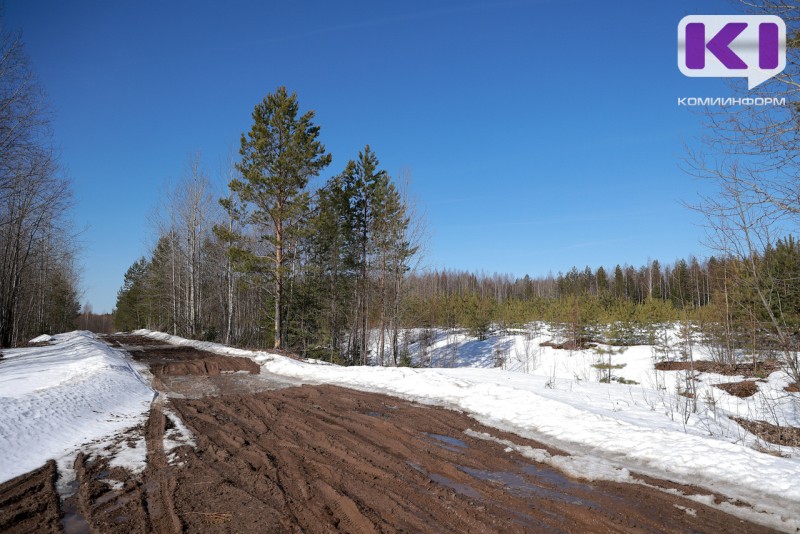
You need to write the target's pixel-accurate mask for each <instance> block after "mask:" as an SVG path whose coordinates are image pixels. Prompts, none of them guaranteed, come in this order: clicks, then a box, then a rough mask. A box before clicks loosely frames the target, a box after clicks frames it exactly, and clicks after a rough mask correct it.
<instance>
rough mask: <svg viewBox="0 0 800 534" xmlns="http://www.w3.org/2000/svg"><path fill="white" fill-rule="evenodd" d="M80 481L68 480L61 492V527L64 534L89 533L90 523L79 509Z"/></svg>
mask: <svg viewBox="0 0 800 534" xmlns="http://www.w3.org/2000/svg"><path fill="white" fill-rule="evenodd" d="M78 486H79V484H78V481H77V480H73V481H71V482H67V483H66V484H65V487H64V488H63V492H61V495H60V497H61V529H62V530H63V531H64V534H89V532H91V529H90V528H89V523H88V522H87V521H86V519H85V518H84V517H83V515H82V514H81V513H80V512H79V511H78V497H77V496H76V493H77V492H78Z"/></svg>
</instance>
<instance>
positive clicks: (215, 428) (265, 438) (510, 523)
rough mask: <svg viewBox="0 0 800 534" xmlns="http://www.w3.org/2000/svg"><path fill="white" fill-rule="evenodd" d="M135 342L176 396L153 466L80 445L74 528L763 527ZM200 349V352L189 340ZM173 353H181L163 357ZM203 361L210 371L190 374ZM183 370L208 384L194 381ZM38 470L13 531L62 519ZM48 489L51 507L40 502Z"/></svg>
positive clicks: (1, 493)
mask: <svg viewBox="0 0 800 534" xmlns="http://www.w3.org/2000/svg"><path fill="white" fill-rule="evenodd" d="M111 341H112V342H113V341H114V340H113V339H112V340H111ZM117 341H119V340H117ZM132 341H134V340H132V339H131V338H130V337H127V338H126V339H125V340H123V341H122V342H121V344H123V345H126V347H128V348H129V349H130V352H131V354H132V355H133V356H134V358H136V359H138V360H139V361H142V362H147V363H148V364H149V365H150V366H151V370H152V371H153V375H154V383H156V385H157V386H158V387H159V389H161V390H162V391H163V392H167V393H168V397H169V400H168V401H166V400H165V397H164V396H163V395H160V396H159V397H158V398H157V399H156V401H155V402H154V404H153V407H152V409H151V412H150V416H149V418H148V421H147V424H146V425H144V428H142V429H139V431H138V432H140V434H143V435H144V436H143V437H144V438H145V440H146V443H147V450H148V453H147V465H146V468H145V470H144V472H143V473H141V474H138V475H134V474H132V473H130V472H127V471H125V470H124V469H120V468H115V469H109V468H108V463H107V460H106V459H105V458H102V457H87V456H84V455H79V456H78V459H77V460H76V463H75V469H76V473H77V481H76V482H77V483H76V486H77V492H76V494H75V496H74V497H73V498H72V500H70V499H68V500H67V501H69V502H65V504H68V505H70V506H74V508H75V510H76V514H75V515H77V516H79V518H80V520H81V521H84V522H85V523H80V522H77V523H76V524H78V525H79V527H76V528H65V531H67V532H79V531H92V532H109V533H115V532H119V533H125V534H127V533H138V532H164V533H166V532H170V533H171V532H202V533H205V532H437V533H438V532H459V533H461V532H722V531H724V532H765V531H767V529H765V528H764V527H762V526H758V525H754V524H751V523H748V522H744V521H741V520H739V519H737V518H735V517H732V516H730V515H726V514H724V513H722V512H720V511H718V510H716V509H713V508H709V507H707V506H704V505H702V504H699V503H696V502H693V501H690V500H687V499H684V498H681V497H678V496H675V495H671V494H666V493H664V492H663V491H659V490H657V489H653V488H650V487H646V486H643V485H637V484H620V483H611V482H588V481H585V480H577V479H573V478H570V477H568V476H566V475H564V474H562V473H561V472H559V471H557V470H555V469H553V468H551V467H549V466H547V465H544V464H539V463H536V462H533V461H531V460H529V459H527V458H524V457H523V456H521V455H519V454H518V453H516V452H513V451H511V450H506V447H505V446H504V445H501V444H498V443H496V442H493V441H489V440H483V439H478V438H476V437H473V436H474V434H473V433H470V434H467V433H465V431H466V430H468V429H471V430H473V431H475V432H482V433H487V434H490V435H491V436H494V437H497V438H501V439H504V440H509V441H512V442H514V443H516V444H518V445H527V446H530V447H534V448H538V449H546V450H548V452H550V454H553V455H559V454H564V453H563V452H560V451H558V450H556V449H553V448H551V447H547V446H545V445H543V444H541V443H536V442H534V441H530V440H527V439H524V438H521V437H519V436H516V435H513V434H509V433H505V432H502V431H499V430H496V429H492V428H489V427H485V426H483V425H481V424H480V423H478V422H477V421H475V420H474V419H472V418H470V417H468V416H466V415H464V414H463V413H460V412H456V411H452V410H446V409H443V408H436V407H430V406H424V405H419V404H415V403H413V402H409V401H405V400H401V399H398V398H394V397H388V396H385V395H379V394H374V393H363V392H358V391H353V390H348V389H344V388H339V387H334V386H314V387H312V386H302V387H288V388H286V387H284V388H283V389H275V388H276V387H280V386H282V385H283V386H285V385H287V384H280V383H278V382H274V383H273V382H270V378H269V377H268V376H264V375H258V376H251V375H247V374H243V373H235V374H234V375H227V378H230V377H231V376H234V377H240V378H246V379H247V380H248V382H246V386H242V385H241V384H242V383H240V382H222V381H219V382H215V383H214V388H208V387H207V384H208V381H209V380H210V379H222V378H226V375H225V374H223V375H218V376H216V377H215V376H211V375H210V373H214V372H217V371H219V372H223V371H222V367H214V366H203V367H201V366H198V365H189V364H191V363H192V360H191V353H190V352H189V351H185V350H184V351H178V352H170V351H173V350H174V349H169V348H164V347H163V346H161V345H160V344H157V343H151V344H149V345H147V344H145V343H138V344H136V345H134V344H133V343H132ZM164 353H168V355H167V354H164ZM195 357H196V358H197V359H198V360H199V361H204V359H206V358H208V357H209V356H208V353H202V352H200V351H197V354H196V355H195ZM165 359H168V360H170V361H167V362H165V361H164V360H165ZM205 361H207V360H205ZM176 362H182V363H185V364H187V365H186V366H184V367H180V368H178V367H176V366H173V367H169V364H172V363H176ZM204 365H205V364H204ZM218 365H222V364H218ZM225 365H227V364H225ZM166 369H169V370H177V369H181V370H185V372H187V373H189V374H187V375H183V376H176V375H170V374H164V370H166ZM225 369H226V370H227V368H225ZM238 370H239V371H243V370H246V368H245V369H238ZM203 371H204V372H207V373H209V374H208V375H202V374H197V373H201V372H203ZM178 378H180V379H181V381H180V382H176V381H175V380H177V379H178ZM192 381H195V382H197V383H199V384H201V386H198V387H194V388H193V387H190V386H189V385H188V384H190V383H191V382H192ZM257 381H260V382H259V383H263V384H265V386H263V387H260V386H259V387H256V386H255V384H256V382H257ZM176 385H177V387H178V390H176V389H175V388H176ZM229 386H230V387H229ZM187 391H191V392H192V395H188V394H185V393H186V392H187ZM167 408H168V409H169V410H170V411H171V412H172V414H175V415H177V416H178V417H180V419H181V420H182V421H183V423H184V424H185V425H186V426H187V427H188V429H189V430H190V431H191V432H192V434H193V435H194V439H195V442H196V446H195V447H192V446H189V445H180V446H178V447H177V448H174V449H172V450H170V451H166V450H165V445H164V435H165V432H166V433H167V434H170V433H172V432H173V431H174V429H171V430H170V427H171V426H172V424H173V423H172V421H171V419H170V418H168V417H166V416H165V415H164V410H165V409H167ZM171 417H174V416H171ZM140 437H142V436H141V435H139V436H131V439H132V440H135V439H138V438H140ZM48 465H49V464H48ZM47 469H48V468H47V467H46V468H44V470H39V471H36V472H33V473H31V474H29V475H27V476H26V477H20V478H19V479H15V480H14V481H10V482H7V483H6V484H3V485H0V497H2V498H4V499H6V500H3V501H2V503H3V504H2V505H0V514H5V511H6V509H7V506H9V505H7V504H5V503H6V502H8V500H9V499H10V500H14V499H15V497H14V495H20V497H19V498H17V499H16V501H19V504H18V506H22V507H23V508H25V507H27V508H25V509H35V510H40V509H41V510H42V512H41V517H42V522H41V523H40V525H41V529H39V528H33V529H31V528H22V529H21V530H20V531H31V530H41V531H45V532H47V531H51V532H58V531H59V530H60V528H59V527H60V525H61V524H60V523H59V521H58V518H59V512H58V500H57V498H56V499H55V500H54V498H53V496H54V495H55V491H54V489H53V486H54V477H55V474H54V473H55V468H54V466H51V467H50V468H49V469H50V471H47ZM47 473H50V474H47ZM48 477H50V478H48ZM50 479H52V480H50ZM37 480H38V481H39V482H37ZM48 480H50V481H49V482H48ZM642 481H643V482H646V483H648V484H651V485H656V486H661V487H663V488H665V489H669V488H675V487H677V486H676V485H675V484H673V483H670V482H667V481H658V480H653V479H644V478H643V477H642ZM12 483H13V484H12ZM20 484H22V485H23V486H24V485H25V484H27V485H28V486H25V487H30V488H33V489H30V490H25V489H24V488H23V486H20ZM37 484H38V485H37ZM15 488H17V489H15ZM20 488H23V489H20ZM680 489H681V490H682V491H685V492H688V493H692V494H697V493H705V494H707V493H708V492H705V491H703V490H700V489H698V488H689V487H681V488H680ZM15 492H16V493H15ZM7 496H10V497H7ZM713 497H714V498H715V500H717V501H720V500H722V499H721V498H720V497H719V496H713ZM48 499H49V501H48V502H52V503H54V504H51V505H49V506H51V507H52V506H55V508H52V510H51V509H50V508H47V507H45V506H44V505H42V504H37V503H41V502H44V501H47V500H48ZM28 501H30V504H26V503H27V502H28ZM37 506H38V508H37ZM45 510H51V511H50V512H48V513H49V514H50V516H51V519H50V520H46V518H47V517H48V516H47V513H45ZM53 510H54V511H53ZM38 513H39V512H37V514H38ZM23 516H24V514H18V517H19V518H20V520H22V518H23ZM4 517H6V516H5V515H0V518H4ZM37 517H38V516H37ZM52 517H55V518H56V519H55V520H53V519H52ZM47 521H50V522H49V523H48V522H47ZM53 521H55V522H53ZM20 524H22V523H20ZM84 524H85V528H83V529H82V528H80V525H84ZM3 525H9V523H0V527H2V526H3ZM10 525H11V526H12V527H13V526H14V524H13V523H11V524H10ZM47 525H54V527H53V528H52V529H51V530H48V528H49V527H47ZM65 526H66V525H65ZM0 530H3V529H2V528H0Z"/></svg>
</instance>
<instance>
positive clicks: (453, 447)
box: [423, 432, 469, 453]
mask: <svg viewBox="0 0 800 534" xmlns="http://www.w3.org/2000/svg"><path fill="white" fill-rule="evenodd" d="M423 434H425V435H426V436H427V437H429V438H432V439H434V440H436V442H438V443H436V442H434V443H436V445H439V446H440V447H442V448H444V449H447V450H448V451H450V452H458V453H461V452H463V451H462V450H461V449H467V448H469V447H468V446H467V444H466V443H464V442H463V441H462V440H460V439H458V438H453V437H451V436H444V435H442V434H429V433H427V432H423Z"/></svg>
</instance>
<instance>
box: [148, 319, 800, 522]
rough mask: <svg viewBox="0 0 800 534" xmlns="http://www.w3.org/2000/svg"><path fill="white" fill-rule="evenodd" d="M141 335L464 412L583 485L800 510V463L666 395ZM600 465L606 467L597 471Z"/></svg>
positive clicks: (304, 376)
mask: <svg viewBox="0 0 800 534" xmlns="http://www.w3.org/2000/svg"><path fill="white" fill-rule="evenodd" d="M135 333H136V334H139V335H145V336H149V337H152V338H155V339H160V340H162V341H168V342H170V343H177V344H181V345H192V346H195V347H197V348H202V349H204V350H208V351H211V352H218V353H221V354H230V355H236V356H246V357H250V358H253V359H254V360H255V361H257V362H259V363H260V364H261V365H262V368H263V369H264V370H265V371H267V372H271V373H275V374H278V375H282V376H286V377H292V378H296V379H300V380H302V381H304V382H307V383H315V384H321V383H325V384H335V385H340V386H345V387H350V388H353V389H358V390H362V391H373V392H379V393H388V394H392V395H396V396H401V397H404V398H408V399H413V400H416V401H420V402H424V403H428V404H437V405H444V406H447V407H450V408H455V409H459V410H463V411H465V412H468V413H470V414H472V415H474V416H475V417H476V418H477V419H479V420H480V421H481V422H483V423H485V424H488V425H490V426H494V427H495V428H500V429H504V430H511V431H513V432H515V433H517V434H519V435H522V436H526V437H530V438H532V439H536V440H540V441H545V442H549V443H550V444H553V445H556V446H558V447H561V448H565V449H566V450H567V451H568V452H571V453H573V454H577V455H580V456H581V457H582V458H581V462H584V464H585V465H583V467H582V468H581V467H580V462H572V463H573V464H575V465H573V469H572V470H571V471H572V474H575V475H577V474H578V473H577V472H575V471H582V475H581V476H585V477H588V478H595V477H596V478H606V477H605V476H603V475H602V473H611V474H612V475H613V476H609V477H608V478H611V479H616V480H622V479H625V478H627V473H626V471H625V468H630V469H631V470H633V471H639V472H642V473H644V474H653V475H656V476H660V477H667V478H671V479H672V480H676V481H679V482H683V483H685V484H693V485H698V486H702V487H705V488H707V489H710V490H712V491H717V492H719V493H722V494H723V495H726V496H728V497H732V498H735V497H739V498H742V499H744V500H746V501H748V502H750V503H751V504H753V505H755V506H756V507H757V509H763V510H769V511H770V512H773V513H775V512H776V511H779V510H781V509H786V508H788V509H794V510H798V509H800V508H798V505H799V504H800V484H798V483H797V480H800V459H798V458H796V457H795V458H781V457H776V456H771V455H768V454H764V453H762V452H758V451H756V450H753V449H752V448H750V447H749V446H747V445H748V444H752V441H750V442H747V441H744V443H743V439H742V438H741V436H739V435H736V434H735V433H734V431H733V430H732V427H736V428H739V427H738V426H737V425H735V423H733V422H732V421H730V419H729V418H728V417H726V416H724V415H720V416H718V417H716V418H714V417H711V416H707V417H704V418H700V417H697V416H694V418H693V419H690V420H689V421H687V422H684V421H683V419H682V417H680V415H679V414H675V413H668V412H667V413H665V409H666V410H668V406H669V403H668V402H667V403H664V402H661V401H659V400H658V399H659V397H662V396H664V395H665V394H666V393H665V392H663V391H657V390H654V389H651V388H647V387H646V386H644V385H637V386H628V385H622V384H601V383H597V382H586V381H573V380H565V379H555V378H553V377H552V376H544V375H535V374H523V373H512V372H507V371H501V370H494V369H474V368H473V369H413V368H398V367H340V366H335V365H324V366H322V365H315V364H311V363H306V362H300V361H296V360H292V359H290V358H285V357H282V356H279V355H275V354H270V353H268V352H253V351H246V350H241V349H232V348H230V347H225V346H223V345H218V344H215V343H205V342H195V341H191V340H186V339H182V338H176V337H174V336H170V335H167V334H161V333H155V332H150V331H147V330H139V331H137V332H135ZM665 407H666V408H665ZM795 452H796V451H795ZM593 458H596V459H597V461H596V462H594V463H593V462H592V459H593ZM609 462H611V463H612V464H616V465H612V464H609ZM759 504H760V506H759ZM778 513H780V512H778ZM789 516H790V517H791V518H792V519H791V521H792V522H793V524H800V523H797V521H798V519H800V514H789ZM783 526H784V527H785V526H786V525H783Z"/></svg>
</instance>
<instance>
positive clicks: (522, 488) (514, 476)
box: [458, 465, 598, 508]
mask: <svg viewBox="0 0 800 534" xmlns="http://www.w3.org/2000/svg"><path fill="white" fill-rule="evenodd" d="M529 467H532V468H534V469H533V470H529V469H528V468H529ZM458 469H459V470H460V471H463V472H464V473H467V474H468V475H470V476H472V477H474V478H477V479H478V480H483V481H485V482H490V483H492V484H496V485H502V486H503V487H504V488H505V489H506V490H507V491H508V492H509V493H512V494H514V495H517V496H520V497H540V498H547V499H552V500H556V501H560V502H564V503H569V504H575V505H579V506H585V507H587V508H598V505H597V504H596V503H594V502H592V501H590V500H588V499H584V498H582V497H578V496H576V495H569V494H568V493H567V492H568V491H576V490H579V491H586V490H587V489H590V488H589V487H588V486H584V485H582V484H578V483H576V482H572V481H571V480H567V479H565V478H564V477H559V476H558V474H557V473H556V474H555V476H552V477H551V476H550V475H551V473H549V472H548V471H546V470H543V469H539V468H536V467H535V466H527V465H526V466H524V467H523V471H524V472H525V473H526V474H528V475H530V476H532V477H540V478H544V479H545V480H547V481H548V482H551V483H553V484H554V485H555V486H556V487H557V488H558V489H559V490H563V491H558V490H554V489H550V488H546V487H544V486H540V485H538V484H536V483H534V482H532V481H530V480H528V479H526V478H525V477H524V476H522V475H520V474H519V473H511V472H507V471H482V470H480V469H472V468H469V467H463V466H458ZM554 480H556V481H558V482H553V481H554Z"/></svg>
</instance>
